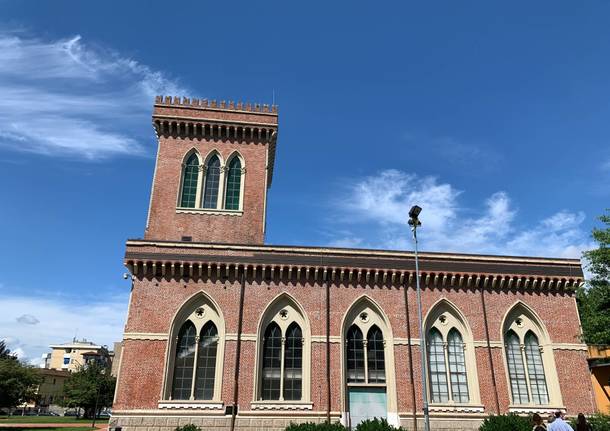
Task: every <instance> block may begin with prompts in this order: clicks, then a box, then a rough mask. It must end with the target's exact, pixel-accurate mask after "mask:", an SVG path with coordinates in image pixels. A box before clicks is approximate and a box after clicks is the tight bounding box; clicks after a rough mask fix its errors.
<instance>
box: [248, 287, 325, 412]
mask: <svg viewBox="0 0 610 431" xmlns="http://www.w3.org/2000/svg"><path fill="white" fill-rule="evenodd" d="M282 311H286V312H287V314H286V316H285V317H284V316H282V314H283V313H282V314H280V313H281V312H282ZM272 322H273V323H275V324H277V325H278V326H279V328H280V331H281V334H282V350H281V366H280V367H281V377H280V399H279V400H263V399H262V386H263V369H262V365H263V347H264V334H265V330H266V329H267V327H268V326H269V324H271V323H272ZM295 322H296V323H297V324H298V325H299V327H300V328H301V333H302V336H303V351H302V355H303V357H302V366H303V369H302V381H301V400H284V399H283V397H284V342H285V339H286V331H287V329H288V327H289V326H290V325H291V324H292V323H295ZM257 334H258V336H257V337H256V357H255V361H254V367H255V368H254V369H255V370H256V372H255V373H254V386H253V387H254V393H253V394H252V396H253V400H254V401H252V403H251V408H252V409H253V410H266V409H269V408H273V409H278V410H311V409H312V407H313V403H312V402H311V328H310V324H309V319H308V318H307V314H306V313H305V310H304V309H303V307H302V306H301V304H299V302H298V301H297V300H296V299H295V298H293V297H292V295H290V294H288V293H286V292H283V293H280V294H279V295H277V296H276V297H275V298H274V299H273V300H272V301H271V302H270V303H269V305H268V306H267V308H266V309H265V311H264V313H263V314H262V316H261V318H260V319H259V322H258V327H257Z"/></svg>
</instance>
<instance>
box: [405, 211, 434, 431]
mask: <svg viewBox="0 0 610 431" xmlns="http://www.w3.org/2000/svg"><path fill="white" fill-rule="evenodd" d="M419 213H421V207H419V206H417V205H413V206H412V207H411V209H410V210H409V226H411V231H412V232H413V242H414V243H415V285H416V289H417V316H418V318H419V339H420V344H419V351H420V353H421V369H422V375H421V381H422V392H423V393H422V395H423V400H424V430H425V431H430V414H429V412H428V379H427V376H428V371H427V370H428V362H427V361H426V333H425V332H424V321H423V317H422V311H421V289H420V287H419V258H418V256H417V227H418V226H421V222H420V221H419V218H418V217H419Z"/></svg>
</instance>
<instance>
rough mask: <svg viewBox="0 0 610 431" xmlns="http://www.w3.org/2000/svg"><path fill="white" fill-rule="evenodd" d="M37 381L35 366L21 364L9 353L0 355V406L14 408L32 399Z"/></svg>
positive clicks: (34, 395) (38, 379) (38, 380)
mask: <svg viewBox="0 0 610 431" xmlns="http://www.w3.org/2000/svg"><path fill="white" fill-rule="evenodd" d="M6 350H8V349H6ZM39 383H40V376H39V375H38V372H37V371H36V369H35V368H33V367H30V366H27V365H24V364H22V363H21V362H20V361H18V360H17V359H16V358H15V356H12V355H10V354H9V353H7V354H6V356H4V357H2V356H0V408H14V407H17V406H19V405H20V404H23V403H24V402H26V401H30V400H33V399H34V398H35V397H36V387H37V385H38V384H39Z"/></svg>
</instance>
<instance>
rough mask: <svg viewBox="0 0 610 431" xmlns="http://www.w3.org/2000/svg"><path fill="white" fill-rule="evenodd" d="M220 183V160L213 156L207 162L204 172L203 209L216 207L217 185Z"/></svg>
mask: <svg viewBox="0 0 610 431" xmlns="http://www.w3.org/2000/svg"><path fill="white" fill-rule="evenodd" d="M219 182H220V159H219V158H218V156H216V155H214V156H212V157H211V158H210V160H208V164H207V166H206V170H205V189H204V192H203V207H204V208H216V207H217V206H218V184H219Z"/></svg>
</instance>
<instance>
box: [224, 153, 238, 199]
mask: <svg viewBox="0 0 610 431" xmlns="http://www.w3.org/2000/svg"><path fill="white" fill-rule="evenodd" d="M240 197H241V160H239V157H237V156H235V157H233V158H232V159H231V161H230V162H229V168H228V171H227V185H226V192H225V209H227V210H238V209H239V200H240Z"/></svg>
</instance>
